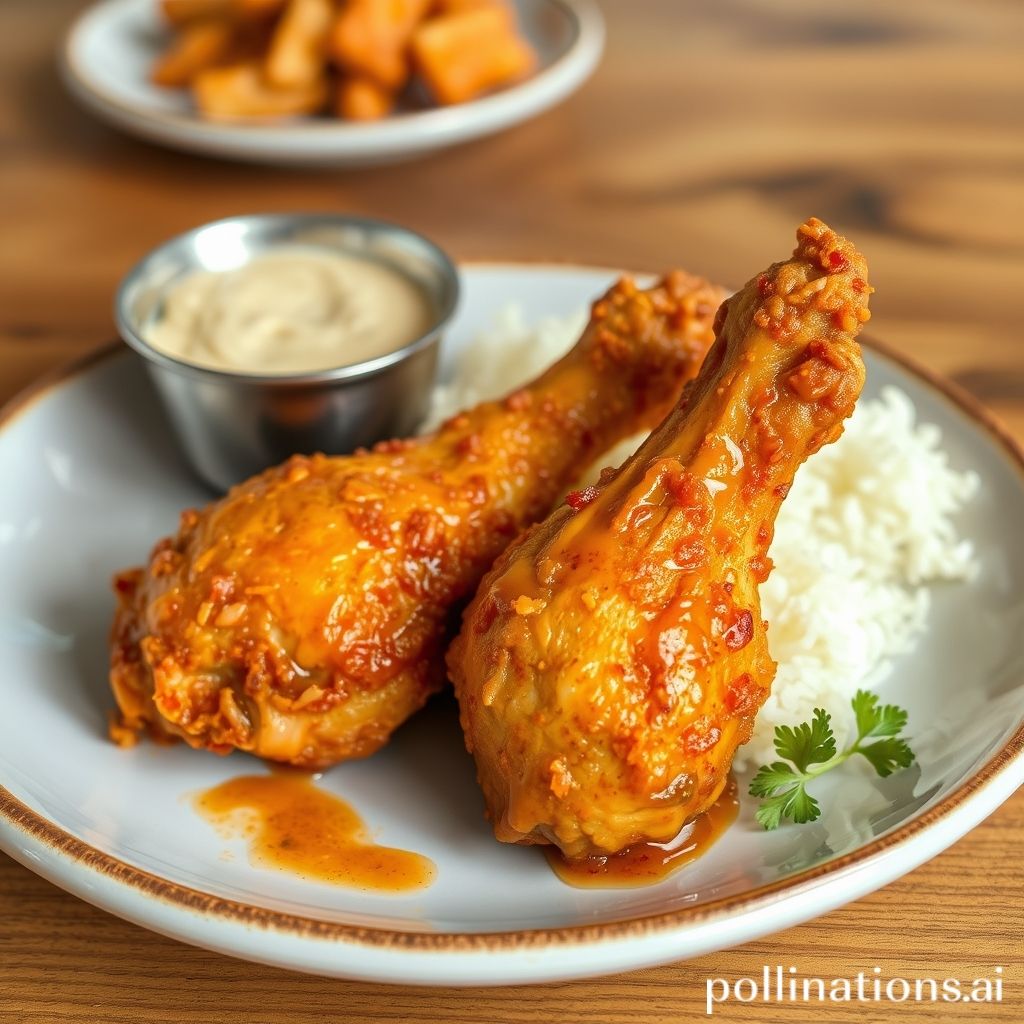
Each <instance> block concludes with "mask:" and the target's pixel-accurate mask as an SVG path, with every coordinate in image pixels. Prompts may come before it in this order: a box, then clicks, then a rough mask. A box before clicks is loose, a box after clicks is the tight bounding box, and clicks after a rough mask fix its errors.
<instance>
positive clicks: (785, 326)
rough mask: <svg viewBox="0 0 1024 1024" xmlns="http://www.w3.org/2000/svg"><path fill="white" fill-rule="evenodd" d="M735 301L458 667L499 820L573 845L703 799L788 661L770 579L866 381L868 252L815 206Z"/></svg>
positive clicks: (535, 838) (579, 498)
mask: <svg viewBox="0 0 1024 1024" xmlns="http://www.w3.org/2000/svg"><path fill="white" fill-rule="evenodd" d="M797 238H798V243H799V244H798V245H797V248H796V251H795V252H794V254H793V257H792V259H791V260H789V261H787V262H784V263H777V264H775V265H774V266H772V267H770V268H769V269H768V270H767V271H766V272H765V273H763V274H759V275H758V276H757V277H756V278H755V279H754V280H752V281H750V282H749V283H748V284H747V285H746V286H745V287H744V288H743V289H742V290H741V291H740V292H738V293H737V294H736V295H735V296H733V297H732V298H730V299H729V300H728V301H727V302H726V304H725V305H724V306H723V307H722V308H721V310H720V311H719V314H718V318H717V321H716V334H717V340H716V342H715V344H714V346H713V347H712V349H711V351H710V352H709V353H708V356H707V359H706V360H705V363H704V366H703V367H702V369H701V371H700V375H699V376H698V377H697V379H696V380H695V381H694V382H693V384H692V385H691V386H690V387H689V388H687V390H686V391H685V392H684V394H683V397H682V398H681V399H680V401H679V403H678V404H677V405H676V407H675V408H674V409H673V410H672V411H671V412H670V414H669V415H668V417H667V418H666V419H665V421H664V422H663V423H662V424H661V426H660V427H658V428H657V430H655V432H654V433H653V434H652V435H651V436H650V438H649V439H648V440H647V441H646V442H645V444H644V445H643V446H642V447H641V448H640V450H639V451H638V452H637V453H636V455H634V456H633V457H632V458H631V459H630V460H629V461H627V462H626V463H625V464H624V465H623V466H622V467H621V468H620V469H619V470H618V471H617V472H614V473H609V472H606V474H605V476H604V477H603V479H602V482H601V483H600V484H598V486H597V487H596V488H593V489H589V490H588V491H585V492H578V493H576V494H573V495H570V496H569V498H568V499H567V503H566V505H564V506H562V507H560V508H559V509H557V510H556V511H555V512H553V513H552V514H551V515H550V516H549V517H548V518H547V519H546V520H545V521H544V522H542V523H540V524H538V525H536V526H534V527H533V528H532V529H530V530H528V531H527V532H526V533H525V534H524V535H522V536H521V537H520V538H519V539H518V540H517V541H516V542H515V543H513V544H512V545H511V546H510V547H509V548H507V549H506V550H505V552H504V553H503V554H502V555H501V556H500V557H499V559H498V561H497V563H496V565H495V567H494V568H493V570H492V571H491V572H490V573H489V574H488V575H487V577H486V578H485V579H484V581H483V583H482V584H481V586H480V589H479V591H478V592H477V595H476V597H475V598H474V600H473V601H472V603H471V604H470V605H469V607H468V608H467V610H466V613H465V616H464V619H463V625H462V631H461V633H460V634H459V636H458V638H457V639H456V641H455V642H454V644H453V645H452V647H451V650H450V652H449V656H448V664H449V669H450V674H451V677H452V680H453V681H454V683H455V689H456V693H457V695H458V698H459V703H460V707H461V717H462V725H463V729H464V731H465V735H466V744H467V747H468V748H469V750H470V752H471V753H472V754H473V755H474V757H475V758H476V764H477V770H478V775H479V779H480V783H481V785H482V787H483V791H484V795H485V797H486V801H487V805H488V811H489V815H490V817H491V819H492V821H493V823H494V827H495V832H496V834H497V837H498V838H499V839H501V840H503V841H505V842H518V843H553V844H555V845H557V846H558V847H560V848H561V850H562V851H563V853H564V854H565V855H566V856H567V857H569V858H580V857H584V856H588V855H607V854H610V853H614V852H617V851H619V850H622V849H624V848H626V847H628V846H630V845H632V844H634V843H637V842H640V841H655V842H662V841H666V840H668V839H670V838H672V837H674V836H675V835H676V834H677V833H678V832H679V830H680V829H681V828H682V826H683V825H684V824H686V823H687V822H688V821H690V820H691V819H693V818H694V817H695V816H696V815H698V814H699V813H700V812H702V811H704V810H706V809H707V808H708V807H709V806H710V805H711V804H712V803H713V802H714V801H715V800H716V799H717V797H718V796H719V794H720V793H721V791H722V789H723V787H724V786H725V783H726V781H727V777H728V773H729V769H730V767H731V764H732V758H733V754H734V753H735V750H736V747H737V746H738V745H739V744H741V743H744V742H745V741H746V740H747V739H749V737H750V733H751V729H752V725H753V721H754V716H755V714H756V713H757V711H758V709H759V708H760V707H761V705H762V703H763V702H764V700H765V699H766V697H767V696H768V692H769V689H770V686H771V683H772V679H773V677H774V674H775V663H774V662H773V661H772V659H771V657H770V655H769V653H768V645H767V639H766V634H765V627H766V624H765V623H764V622H762V621H761V611H760V602H759V598H758V584H760V583H762V582H763V581H764V580H765V579H766V578H767V576H768V573H769V571H770V569H771V562H770V559H769V558H768V555H767V551H768V546H769V544H770V542H771V539H772V531H773V527H774V521H775V517H776V514H777V513H778V510H779V506H780V504H781V502H782V499H783V498H784V497H785V495H786V492H787V491H788V490H789V487H790V485H791V483H792V480H793V475H794V473H795V471H796V470H797V468H798V467H799V466H800V464H801V463H802V462H803V461H804V460H805V459H806V458H807V457H808V456H809V455H811V454H813V453H814V452H816V451H817V450H818V449H819V448H821V447H822V445H825V444H828V443H829V442H831V441H834V440H835V439H836V438H837V437H839V435H840V434H841V433H842V429H843V420H844V419H845V418H846V417H847V416H849V414H850V413H851V412H852V411H853V406H854V403H855V401H856V399H857V396H858V394H859V393H860V389H861V385H862V383H863V380H864V366H863V363H862V361H861V356H860V351H859V346H858V345H857V343H856V341H855V337H856V335H857V333H858V331H859V330H860V326H861V324H862V322H864V321H866V320H867V319H868V310H867V300H868V294H869V292H870V288H869V287H868V284H867V269H866V265H865V262H864V259H863V257H862V256H861V255H860V254H859V253H857V252H856V251H855V249H854V248H853V246H852V245H851V244H850V243H849V242H848V241H846V240H845V239H843V238H840V237H839V236H838V235H836V234H835V233H834V232H833V231H831V230H830V229H829V228H828V227H827V226H826V225H824V224H822V223H821V222H820V221H818V220H813V219H812V220H810V221H808V222H807V223H806V224H804V225H803V226H801V228H800V229H799V231H798V233H797Z"/></svg>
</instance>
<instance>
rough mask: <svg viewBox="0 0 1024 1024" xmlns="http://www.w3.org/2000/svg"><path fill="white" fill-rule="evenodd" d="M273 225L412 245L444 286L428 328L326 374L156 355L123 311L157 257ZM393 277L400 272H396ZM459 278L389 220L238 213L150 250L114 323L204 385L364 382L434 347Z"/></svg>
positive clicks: (147, 350)
mask: <svg viewBox="0 0 1024 1024" xmlns="http://www.w3.org/2000/svg"><path fill="white" fill-rule="evenodd" d="M260 223H263V224H268V225H274V224H279V225H282V226H295V227H301V226H305V225H309V226H317V225H321V226H337V227H350V228H357V229H361V230H364V231H367V232H370V233H380V234H384V235H391V236H395V237H405V238H408V239H411V240H413V241H414V242H415V243H416V244H417V245H418V246H421V247H422V248H423V249H424V250H425V251H426V253H427V254H428V255H429V258H430V259H431V260H432V261H433V262H434V264H435V265H436V267H437V268H438V269H439V270H440V271H441V275H442V277H443V278H444V281H445V288H444V290H443V296H442V298H441V299H440V301H439V303H438V308H437V312H436V316H435V318H434V320H433V321H432V323H431V325H430V327H428V328H427V330H425V331H424V332H423V333H422V334H420V335H418V336H417V337H416V338H414V339H413V340H412V341H410V342H408V343H407V344H405V345H403V346H402V347H401V348H397V349H395V350H394V351H393V352H387V353H385V354H384V355H381V356H377V357H375V358H374V359H367V360H363V361H362V362H357V363H346V364H343V365H341V366H336V367H331V368H330V369H326V370H315V371H313V372H307V373H296V374H283V373H251V372H236V371H233V370H221V369H217V368H215V367H210V366H200V365H198V364H196V363H190V362H186V361H185V360H182V359H176V358H175V357H174V356H172V355H169V354H168V353H166V352H161V351H160V350H159V349H156V348H154V347H153V346H152V345H150V344H149V342H147V341H146V339H145V337H144V336H143V334H142V332H141V331H140V330H138V329H137V328H136V325H135V323H134V318H133V317H132V316H131V315H130V313H129V311H128V305H129V299H130V296H131V294H132V292H133V290H134V289H135V288H136V287H138V286H139V285H140V284H141V283H142V282H143V281H144V280H145V278H146V275H147V271H148V270H149V268H150V266H151V265H152V263H153V262H154V261H155V260H157V259H159V257H160V256H162V255H163V254H165V253H167V252H168V251H170V250H171V249H174V248H176V247H181V246H183V245H186V244H187V243H189V242H190V241H192V240H193V239H195V238H196V237H197V236H198V235H199V233H200V232H202V231H205V230H208V229H210V228H216V227H219V226H222V225H227V224H239V225H242V226H248V225H256V224H260ZM398 269H399V272H403V271H401V269H400V268H398ZM460 290H461V289H460V284H459V273H458V270H457V269H456V267H455V264H454V263H453V262H452V260H451V258H450V257H449V256H448V254H447V253H446V252H445V251H444V250H443V249H442V248H441V247H440V246H439V245H437V243H435V242H433V241H431V240H430V239H429V238H427V237H426V236H425V235H421V234H420V233H419V232H417V231H413V230H412V229H411V228H407V227H404V226H402V225H401V224H395V223H394V222H392V221H387V220H382V219H380V218H377V217H363V216H356V215H351V214H344V213H326V212H325V213H316V212H305V213H251V214H240V215H238V216H234V217H221V218H219V219H217V220H212V221H207V222H206V223H203V224H199V225H197V226H196V227H193V228H190V229H189V230H188V231H183V232H181V233H180V234H177V235H174V236H173V237H172V238H169V239H166V240H165V241H163V242H161V243H160V244H159V245H157V246H155V247H154V248H152V249H150V250H149V252H147V253H146V255H145V256H143V257H142V258H141V259H140V260H139V261H138V262H137V263H135V265H134V266H133V267H132V268H131V269H130V270H129V271H128V273H127V274H125V276H124V277H123V278H122V280H121V283H120V285H119V286H118V289H117V292H116V293H115V296H114V320H115V322H116V324H117V329H118V331H119V333H120V335H121V338H122V339H123V340H124V341H125V342H126V343H127V344H128V345H129V346H130V347H131V348H133V349H134V350H135V351H136V352H137V353H138V354H139V355H140V356H142V357H143V358H144V359H146V360H147V361H148V362H150V363H153V364H155V365H157V366H161V367H163V368H164V369H167V370H170V371H172V372H174V373H178V374H181V375H183V376H190V377H198V378H200V379H204V380H221V381H231V382H236V383H244V384H255V385H261V384H262V385H295V386H301V385H309V384H325V383H330V382H333V381H339V382H340V381H348V380H358V379H362V378H364V377H370V376H373V375H375V374H378V373H381V372H382V371H384V370H386V369H388V368H389V367H391V366H394V365H395V364H396V363H400V362H402V361H403V360H404V359H407V358H408V357H410V356H411V355H413V354H414V353H416V352H417V351H419V350H420V349H421V348H423V347H424V346H426V345H429V344H431V343H432V342H434V341H435V340H436V338H437V336H438V334H439V333H440V332H441V331H443V330H444V328H445V327H446V326H447V325H448V323H449V322H450V321H451V319H452V317H453V315H454V313H455V309H456V307H457V306H458V302H459V295H460Z"/></svg>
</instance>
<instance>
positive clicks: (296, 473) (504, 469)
mask: <svg viewBox="0 0 1024 1024" xmlns="http://www.w3.org/2000/svg"><path fill="white" fill-rule="evenodd" d="M722 297H723V294H722V293H721V292H720V291H719V290H718V289H717V288H714V287H712V286H710V285H708V284H707V283H706V282H704V281H701V280H699V279H696V278H692V277H690V276H688V275H686V274H683V273H681V272H674V273H672V274H669V275H668V276H667V277H666V278H665V279H663V280H662V281H661V282H659V283H658V284H657V285H655V286H654V287H652V288H650V289H647V290H640V289H638V288H637V287H636V286H635V285H634V284H633V282H632V281H630V280H629V279H624V280H622V281H620V282H619V283H618V284H616V285H615V286H614V287H613V288H612V289H611V290H610V291H609V292H608V293H607V294H606V295H605V296H604V297H603V298H602V299H600V300H599V301H598V302H597V303H595V305H594V310H593V315H592V318H591V321H590V323H589V325H588V326H587V328H586V330H585V331H584V333H583V336H582V337H581V339H580V341H579V342H578V343H577V345H576V346H575V348H574V349H573V350H572V351H571V352H570V353H568V354H567V355H566V356H565V357H564V358H563V359H562V360H561V361H560V362H558V363H557V364H555V365H554V366H553V367H551V368H550V369H549V370H548V371H547V372H546V373H544V374H543V375H542V376H541V377H540V378H539V379H538V380H536V381H535V382H534V383H533V384H531V385H530V386H528V387H525V388H522V389H520V390H518V391H516V392H514V393H513V394H511V395H510V396H508V397H507V398H506V399H504V400H503V401H497V402H488V403H485V404H483V405H480V406H478V407H477V408H475V409H473V410H472V411H470V412H468V413H464V414H461V415H459V416H456V417H454V418H453V419H452V420H451V421H450V422H448V423H447V424H445V425H444V426H443V427H442V428H441V430H440V431H439V432H438V433H437V434H436V435H434V436H432V437H429V438H418V439H415V440H409V441H392V442H386V443H383V444H380V445H378V446H377V447H376V448H375V449H374V450H373V451H371V452H357V453H356V454H354V455H350V456H339V457H326V456H323V455H314V456H310V457H304V456H295V457H293V458H292V459H290V460H289V461H288V462H286V463H285V464H284V465H282V466H279V467H276V468H274V469H270V470H267V471H266V472H264V473H262V474H260V475H258V476H256V477H254V478H252V479H251V480H249V481H247V482H245V483H243V484H241V485H239V486H238V487H236V488H234V489H233V490H232V491H231V492H230V493H229V494H228V495H227V496H226V497H225V498H223V499H222V500H220V501H217V502H215V503H213V504H212V505H210V506H209V507H207V508H206V509H204V510H202V511H198V512H197V511H187V512H185V513H184V514H183V515H182V517H181V526H180V529H179V531H178V533H177V535H176V536H174V537H169V538H167V539H165V540H163V541H161V542H160V543H159V544H158V545H157V546H156V548H155V549H154V551H153V554H152V556H151V558H150V562H149V565H148V567H147V568H145V569H134V570H129V571H126V572H124V573H121V574H119V575H118V576H117V577H116V579H115V588H116V590H117V594H118V598H119V608H118V611H117V615H116V619H115V623H114V630H113V642H112V663H111V674H110V678H111V684H112V687H113V690H114V694H115V696H116V698H117V702H118V705H119V707H120V711H121V718H120V720H119V721H118V722H116V723H115V726H114V731H112V735H117V736H118V737H119V738H120V739H121V740H122V741H123V740H124V739H125V738H126V737H128V738H130V737H131V736H132V734H133V732H134V731H138V730H141V729H143V728H146V727H148V728H149V729H150V730H151V731H152V732H154V733H155V734H157V735H168V736H177V737H181V738H183V739H185V740H186V741H187V742H188V743H190V744H192V745H193V746H196V747H205V748H208V749H210V750H215V751H218V752H227V751H229V750H231V749H233V748H239V749H242V750H247V751H251V752H252V753H255V754H257V755H259V756H261V757H265V758H270V759H273V760H278V761H286V762H291V763H292V764H296V765H303V766H306V767H321V766H325V765H329V764H332V763H334V762H336V761H342V760H346V759H349V758H354V757H364V756H366V755H368V754H371V753H373V752H374V751H375V750H376V749H378V748H379V747H380V746H381V745H382V744H383V743H385V742H386V741H387V739H388V737H389V736H390V734H391V732H392V731H393V730H394V729H395V728H396V727H397V726H398V725H400V724H401V723H402V722H403V721H404V720H405V719H406V718H407V717H408V716H409V715H410V714H412V713H413V712H414V711H416V710H417V709H418V708H419V707H420V706H421V705H422V704H423V703H424V701H425V700H426V699H427V697H428V696H429V695H430V694H431V693H432V692H434V691H435V690H437V689H439V688H440V686H441V685H442V683H443V682H444V664H443V650H444V645H445V642H446V640H447V638H448V636H449V635H450V628H451V625H452V623H451V617H452V612H453V609H457V606H458V605H459V604H460V602H462V601H463V600H464V599H465V598H466V597H468V595H469V594H471V593H472V591H473V588H474V587H475V586H476V585H477V583H478V582H479V581H480V577H481V576H482V575H483V574H484V572H486V570H487V569H488V568H489V567H490V565H491V563H492V562H493V561H494V559H495V557H496V556H497V555H498V554H499V553H500V552H501V550H502V549H503V548H504V547H505V545H506V544H508V543H509V541H510V540H511V539H512V538H513V537H515V535H516V534H517V533H518V532H519V530H521V529H522V528H523V527H525V526H526V525H528V524H529V523H531V522H534V521H536V520H537V519H539V518H541V517H543V516H544V515H546V514H547V512H548V511H549V510H550V508H551V506H552V504H553V503H554V502H555V501H556V500H557V498H558V495H559V494H560V493H562V491H563V490H564V488H565V487H566V486H567V485H569V484H570V483H571V482H572V481H573V479H574V478H575V477H576V476H577V474H578V473H579V471H580V469H581V468H582V467H583V466H585V465H586V464H587V462H588V461H589V460H591V459H593V458H595V457H596V456H597V455H598V454H599V453H600V452H601V451H603V450H604V449H606V448H607V447H608V446H609V445H611V444H613V443H615V442H616V441H618V440H620V439H621V438H623V437H626V436H628V435H629V434H630V433H632V432H634V431H636V430H638V429H644V428H647V429H649V428H650V427H651V426H653V425H654V424H655V423H657V422H658V421H659V420H660V419H661V417H662V416H663V415H664V413H665V411H666V410H667V409H668V408H669V407H670V406H671V405H672V404H673V403H674V401H675V399H676V398H677V397H678V394H679V392H680V390H681V388H682V387H683V384H684V382H685V381H687V380H688V379H690V378H692V377H693V375H694V374H695V373H696V371H697V368H698V367H699V365H700V363H701V361H702V360H703V357H704V355H705V353H706V351H707V348H708V346H709V345H710V342H711V340H712V337H713V333H712V322H713V318H714V312H715V310H716V308H717V306H718V304H719V302H720V301H721V299H722Z"/></svg>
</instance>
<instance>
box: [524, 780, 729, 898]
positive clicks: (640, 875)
mask: <svg viewBox="0 0 1024 1024" xmlns="http://www.w3.org/2000/svg"><path fill="white" fill-rule="evenodd" d="M739 806H740V802H739V797H738V795H737V792H736V782H735V780H733V779H732V778H730V779H729V781H728V782H727V783H726V785H725V789H723V790H722V795H721V796H720V797H719V798H718V800H716V801H715V803H714V804H712V805H711V807H710V808H708V810H706V811H705V812H704V813H703V814H699V815H698V816H697V817H696V818H695V819H694V820H693V821H691V822H690V823H689V824H688V825H686V826H684V828H683V830H682V831H681V832H680V833H679V835H677V836H676V837H675V838H674V839H670V840H669V841H668V842H667V843H636V844H634V845H633V846H630V847H627V848H626V849H625V850H623V851H622V852H621V853H616V854H612V855H611V856H608V857H585V858H583V859H582V860H573V861H570V860H566V858H565V857H564V856H563V855H562V853H561V851H559V850H558V848H557V847H554V846H548V847H545V849H544V855H545V856H546V857H547V860H548V863H549V864H550V865H551V869H552V870H553V871H554V872H555V874H556V875H558V877H559V878H560V879H561V880H562V881H563V882H565V883H566V884H567V885H573V886H576V887H577V888H579V889H632V888H637V887H639V886H643V885H654V884H655V883H656V882H661V881H664V879H666V878H667V877H668V876H669V875H671V874H672V873H673V872H675V871H677V870H678V869H679V868H681V867H682V866H683V865H684V864H690V863H692V862H693V861H695V860H696V859H697V858H698V857H700V856H701V855H702V854H704V853H706V852H707V851H708V850H709V849H710V848H711V847H712V846H713V845H714V844H715V843H716V842H717V841H718V839H720V838H721V836H722V834H723V833H724V832H725V830H726V829H727V828H728V827H729V826H730V825H731V824H732V823H733V822H734V821H735V820H736V814H737V812H738V810H739Z"/></svg>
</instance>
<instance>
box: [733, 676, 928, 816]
mask: <svg viewBox="0 0 1024 1024" xmlns="http://www.w3.org/2000/svg"><path fill="white" fill-rule="evenodd" d="M850 705H851V707H852V708H853V713H854V715H855V717H856V720H857V738H856V740H854V742H853V743H851V744H850V746H848V747H847V748H846V749H845V750H843V751H841V752H840V753H836V740H835V736H834V735H833V733H832V725H831V719H830V717H829V715H828V714H826V712H825V711H823V710H822V709H821V708H815V709H814V715H813V717H812V718H811V720H810V721H809V722H803V723H802V724H800V725H797V726H789V725H780V726H778V727H777V728H776V729H775V750H776V752H777V753H778V755H779V757H781V758H783V760H781V761H773V762H772V763H771V764H765V765H762V766H761V767H760V768H759V769H758V770H757V773H756V774H755V775H754V777H753V779H751V781H750V795H751V796H756V797H760V798H761V804H760V806H759V807H758V808H757V811H756V812H755V816H756V818H757V820H758V823H759V824H760V825H761V827H762V828H765V829H767V830H769V831H771V830H772V829H776V828H778V827H779V825H780V824H781V823H782V821H783V819H784V818H790V819H792V820H793V821H794V822H796V823H797V824H798V825H799V824H803V823H805V822H808V821H815V820H816V819H817V818H819V817H820V816H821V806H820V805H819V803H818V801H817V800H815V799H814V797H813V796H811V794H810V793H809V792H808V791H807V784H808V783H809V782H813V781H814V779H816V778H817V777H818V776H819V775H824V774H826V773H827V772H830V771H832V770H833V769H834V768H838V767H839V766H840V765H841V764H842V763H843V762H844V761H847V760H849V759H850V758H851V757H853V756H854V755H855V754H861V755H863V757H864V758H865V760H867V761H868V762H869V763H870V764H871V766H872V767H873V768H874V769H875V771H876V772H878V774H879V775H881V776H882V777H883V778H884V777H885V776H887V775H891V774H892V773H893V772H894V771H897V770H898V769H900V768H906V767H908V766H909V765H911V764H913V763H914V753H913V751H912V750H911V749H910V746H909V745H908V743H907V741H906V740H905V739H902V738H900V736H899V733H900V732H902V730H903V729H904V727H905V726H906V724H907V713H906V711H904V710H903V708H900V707H897V706H896V705H895V704H883V705H881V706H879V703H878V696H877V695H876V694H873V693H871V692H869V691H868V690H858V691H857V693H856V695H855V696H854V698H853V700H852V701H851V702H850ZM865 740H874V742H873V743H865V742H864V741H865Z"/></svg>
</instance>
